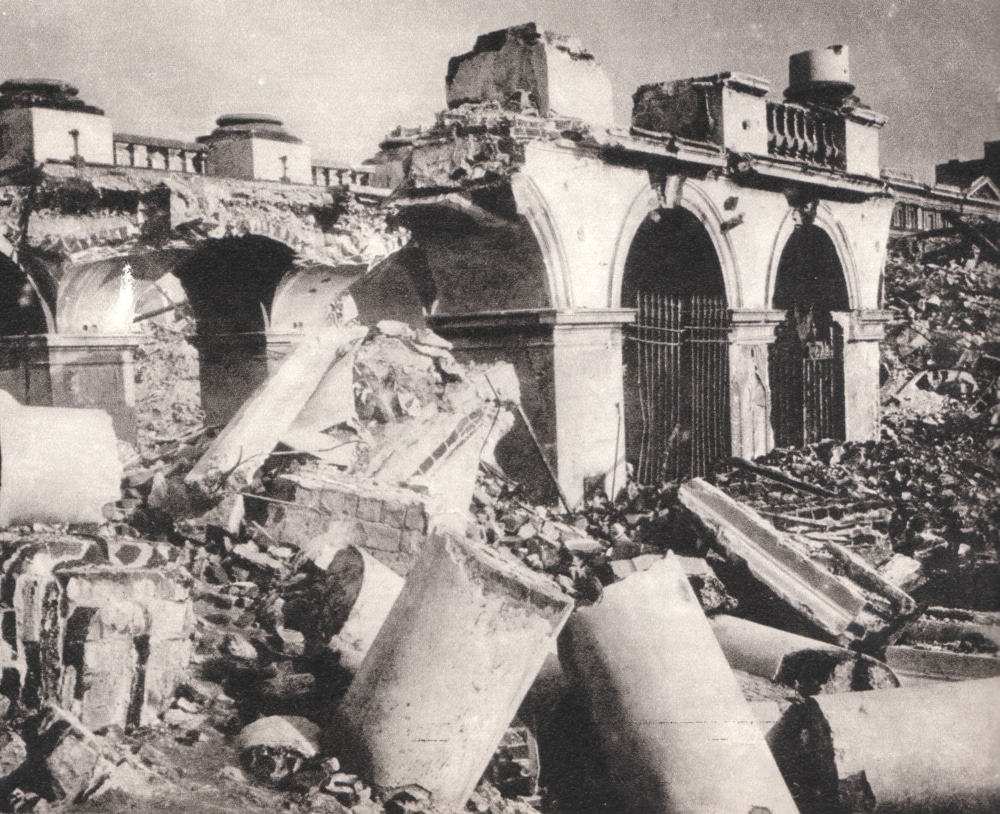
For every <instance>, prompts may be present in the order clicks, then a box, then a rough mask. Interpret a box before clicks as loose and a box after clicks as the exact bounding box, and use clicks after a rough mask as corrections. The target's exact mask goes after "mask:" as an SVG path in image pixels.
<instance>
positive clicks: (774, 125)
mask: <svg viewBox="0 0 1000 814" xmlns="http://www.w3.org/2000/svg"><path fill="white" fill-rule="evenodd" d="M767 151H768V153H769V154H771V155H774V156H779V157H781V158H792V159H795V160H797V161H804V162H806V163H808V164H816V165H818V166H821V167H828V168H829V169H834V170H843V169H845V168H846V166H847V156H846V153H845V150H844V120H843V119H842V118H841V117H838V116H835V115H826V114H823V113H821V112H819V111H815V110H809V109H807V108H804V107H800V106H798V105H792V104H781V103H778V102H768V103H767Z"/></svg>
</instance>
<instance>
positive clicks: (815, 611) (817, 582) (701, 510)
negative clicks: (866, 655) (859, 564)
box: [678, 478, 916, 646]
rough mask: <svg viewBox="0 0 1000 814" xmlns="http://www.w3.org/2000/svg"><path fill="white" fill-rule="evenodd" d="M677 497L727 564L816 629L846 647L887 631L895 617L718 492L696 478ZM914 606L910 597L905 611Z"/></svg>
mask: <svg viewBox="0 0 1000 814" xmlns="http://www.w3.org/2000/svg"><path fill="white" fill-rule="evenodd" d="M678 497H679V498H680V501H681V503H683V504H684V506H685V507H686V508H687V509H688V510H689V511H690V512H691V513H692V514H693V515H694V516H695V517H696V518H697V519H698V520H699V521H700V522H701V523H702V525H703V526H704V527H705V528H706V529H707V530H708V531H709V532H710V533H711V535H712V536H713V537H714V539H715V541H716V542H717V543H718V545H719V547H720V548H721V549H722V550H723V552H724V553H725V554H726V556H727V557H728V558H729V559H730V561H732V562H735V563H740V564H745V566H746V568H747V569H748V570H749V572H750V574H751V575H752V576H753V577H754V578H755V579H756V580H758V581H759V582H761V583H762V584H763V585H764V586H766V587H767V588H768V589H769V590H770V591H771V592H772V593H774V594H775V595H776V596H777V597H778V598H779V599H781V600H783V601H784V602H785V603H786V604H787V605H788V606H789V607H790V608H791V609H793V610H794V611H795V612H796V613H798V614H799V615H800V616H801V617H803V618H804V619H805V620H806V621H807V622H808V623H810V625H811V626H813V627H815V628H816V629H817V630H818V631H821V632H822V633H825V634H826V635H828V636H830V637H831V638H832V639H834V640H835V641H837V642H839V643H840V644H843V645H845V646H847V645H850V644H851V643H853V642H856V641H861V640H865V641H868V640H870V639H871V638H872V637H876V636H882V635H887V634H888V632H889V631H890V630H891V627H892V625H893V624H894V623H895V621H896V619H895V618H890V619H887V618H885V616H884V615H881V614H880V613H878V612H877V610H876V608H875V607H873V606H872V604H871V603H870V602H869V600H868V598H866V596H865V595H864V593H863V592H862V591H861V589H860V588H859V587H857V586H856V585H854V584H853V583H850V582H848V581H846V580H844V579H840V578H838V577H836V576H834V575H833V574H832V573H830V572H829V571H827V570H825V569H824V568H821V567H820V566H818V565H816V563H814V562H813V561H812V560H811V559H809V557H808V556H807V555H806V554H805V553H804V551H803V550H800V548H799V547H797V546H796V545H795V544H794V543H793V542H792V540H791V538H789V536H788V535H786V534H783V533H782V532H780V531H778V530H777V529H775V527H774V526H773V525H771V523H769V522H768V521H767V520H765V519H764V518H763V517H761V515H759V514H758V513H757V512H755V511H753V510H752V509H750V508H748V507H746V506H743V505H741V504H739V503H737V502H736V501H735V500H733V499H732V498H730V497H729V496H728V495H726V494H725V493H724V492H722V490H720V489H717V488H716V487H714V486H712V485H711V484H709V483H706V482H705V481H704V480H701V479H700V478H696V479H694V480H690V481H688V482H687V483H685V484H683V485H682V486H681V487H680V489H679V490H678ZM896 592H897V593H901V592H899V591H898V589H896ZM915 607H916V605H915V603H913V600H912V599H910V600H909V604H908V605H907V608H906V610H905V612H908V613H909V612H913V610H915ZM901 612H902V609H901Z"/></svg>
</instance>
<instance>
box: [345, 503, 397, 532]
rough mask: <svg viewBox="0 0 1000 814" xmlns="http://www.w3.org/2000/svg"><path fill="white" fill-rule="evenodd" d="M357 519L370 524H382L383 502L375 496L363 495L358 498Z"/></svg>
mask: <svg viewBox="0 0 1000 814" xmlns="http://www.w3.org/2000/svg"><path fill="white" fill-rule="evenodd" d="M355 517H357V518H358V520H366V521H367V522H369V523H380V522H381V521H382V500H381V499H380V498H378V497H375V496H365V495H362V496H361V497H359V498H358V511H357V513H356V514H355ZM397 528H398V527H397Z"/></svg>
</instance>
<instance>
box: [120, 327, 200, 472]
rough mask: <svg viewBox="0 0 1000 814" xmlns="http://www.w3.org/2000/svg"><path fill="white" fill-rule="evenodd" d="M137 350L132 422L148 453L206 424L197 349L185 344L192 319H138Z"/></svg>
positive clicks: (192, 331) (143, 449)
mask: <svg viewBox="0 0 1000 814" xmlns="http://www.w3.org/2000/svg"><path fill="white" fill-rule="evenodd" d="M139 324H140V325H142V333H140V334H139V347H138V348H137V349H136V353H135V371H136V373H135V386H136V399H135V406H136V420H137V424H138V427H137V429H138V434H139V446H140V449H141V451H142V452H147V451H149V450H151V449H153V448H155V445H156V444H157V443H158V442H164V441H169V440H173V439H175V438H178V437H180V436H182V435H186V434H187V433H188V432H190V431H191V430H194V429H196V428H198V427H200V426H202V425H203V424H204V421H205V414H204V412H203V411H202V409H201V407H200V401H201V400H200V396H199V383H198V352H197V350H195V348H194V346H193V345H191V344H190V343H189V342H188V338H189V337H190V336H191V335H192V334H193V333H194V326H193V324H192V323H191V320H190V319H188V318H186V317H182V318H180V319H178V320H176V321H175V322H173V323H172V324H165V323H163V322H154V321H148V322H142V323H139Z"/></svg>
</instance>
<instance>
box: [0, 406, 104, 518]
mask: <svg viewBox="0 0 1000 814" xmlns="http://www.w3.org/2000/svg"><path fill="white" fill-rule="evenodd" d="M2 396H3V398H0V449H2V450H3V471H2V473H0V475H2V479H3V486H2V487H0V526H10V525H17V524H30V523H103V522H104V520H105V518H104V513H103V511H102V509H103V507H104V506H105V504H107V503H113V502H115V501H116V500H118V499H119V498H120V497H121V478H122V466H121V463H120V461H119V459H118V440H117V437H116V436H115V432H114V428H113V427H112V424H111V416H109V415H108V414H107V413H105V412H104V411H103V410H88V409H79V408H64V407H23V406H21V405H20V404H17V402H15V401H14V399H13V397H11V396H10V395H9V394H7V393H2Z"/></svg>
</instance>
